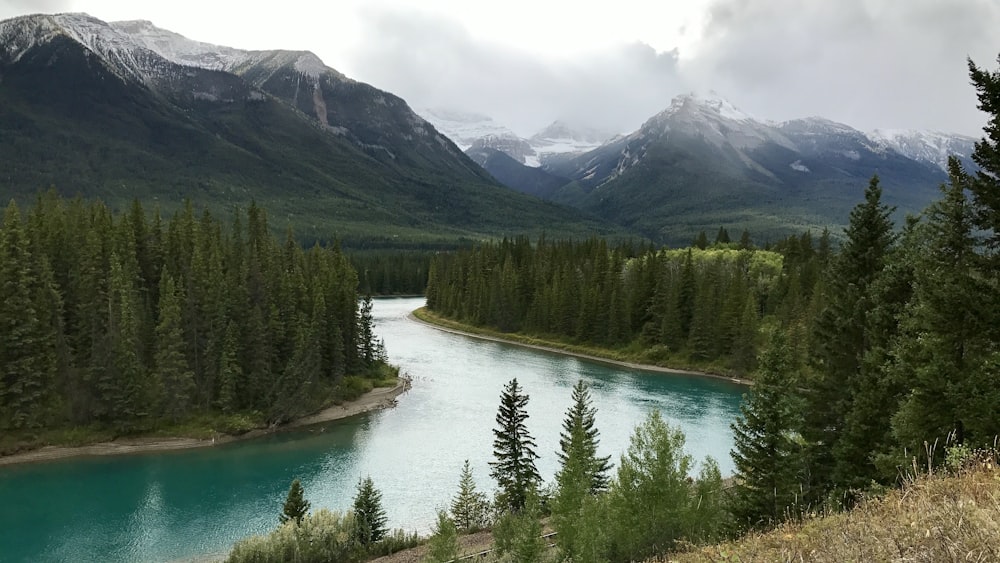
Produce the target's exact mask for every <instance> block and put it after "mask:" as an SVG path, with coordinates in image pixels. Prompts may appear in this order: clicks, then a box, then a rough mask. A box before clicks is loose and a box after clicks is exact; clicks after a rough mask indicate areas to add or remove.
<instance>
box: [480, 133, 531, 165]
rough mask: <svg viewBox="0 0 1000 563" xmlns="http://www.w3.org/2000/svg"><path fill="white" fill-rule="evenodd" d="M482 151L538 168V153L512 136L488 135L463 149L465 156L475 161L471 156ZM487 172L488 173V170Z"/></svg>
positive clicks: (515, 136)
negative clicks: (500, 154)
mask: <svg viewBox="0 0 1000 563" xmlns="http://www.w3.org/2000/svg"><path fill="white" fill-rule="evenodd" d="M484 150H495V151H500V152H502V153H504V154H506V155H507V156H508V157H510V158H511V159H512V160H514V161H515V162H517V163H519V164H521V165H524V166H534V167H537V166H538V153H536V152H535V149H533V148H532V147H531V145H530V144H529V143H528V141H525V140H524V139H522V138H521V137H518V136H517V135H514V134H509V135H494V134H490V135H484V136H482V137H479V138H478V139H476V140H475V141H473V142H472V146H470V147H469V148H467V149H465V154H467V155H469V156H470V157H472V159H473V160H476V158H475V157H474V156H472V155H473V154H477V153H481V152H482V151H484ZM480 164H482V163H480ZM487 171H489V169H488V168H487Z"/></svg>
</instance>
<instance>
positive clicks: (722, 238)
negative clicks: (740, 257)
mask: <svg viewBox="0 0 1000 563" xmlns="http://www.w3.org/2000/svg"><path fill="white" fill-rule="evenodd" d="M730 242H732V241H731V240H730V239H729V231H727V230H726V228H725V227H719V232H718V233H716V235H715V244H729V243H730Z"/></svg>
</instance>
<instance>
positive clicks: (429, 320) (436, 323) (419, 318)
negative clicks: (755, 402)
mask: <svg viewBox="0 0 1000 563" xmlns="http://www.w3.org/2000/svg"><path fill="white" fill-rule="evenodd" d="M409 318H410V319H412V320H414V321H416V322H419V323H422V324H424V325H427V326H429V327H432V328H435V329H437V330H441V331H443V332H450V333H452V334H459V335H462V336H468V337H470V338H478V339H480V340H487V341H490V342H499V343H502V344H510V345H511V346H520V347H522V348H529V349H532V350H541V351H543V352H550V353H553V354H562V355H565V356H572V357H574V358H581V359H584V360H589V361H591V362H598V363H602V364H607V365H612V366H619V367H625V368H629V369H634V370H638V371H645V372H650V373H659V374H675V375H696V376H699V377H711V378H714V379H724V380H726V381H730V382H732V383H736V384H739V385H747V386H749V385H753V382H752V381H750V380H749V379H745V378H740V377H733V376H729V375H720V374H717V373H709V372H705V371H694V370H685V369H676V368H669V367H664V366H656V365H650V364H640V363H635V362H629V361H626V360H617V359H614V358H607V357H602V356H597V355H594V354H589V353H585V352H578V351H575V350H570V349H567V348H565V347H563V345H562V344H561V343H558V342H548V341H543V340H540V339H538V338H535V337H532V338H531V339H532V341H533V342H543V343H542V344H535V343H533V342H523V341H520V340H517V339H514V338H507V337H503V336H497V335H496V334H492V333H490V334H486V333H484V332H477V331H478V330H479V329H478V327H473V326H467V325H462V324H461V323H457V322H455V321H452V320H450V319H439V318H438V317H437V315H435V314H434V313H431V312H430V311H428V310H427V308H426V307H421V308H419V309H417V310H415V311H413V312H412V313H410V315H409ZM442 320H444V321H446V322H447V323H448V324H444V323H443V322H440V321H442ZM456 327H461V328H456Z"/></svg>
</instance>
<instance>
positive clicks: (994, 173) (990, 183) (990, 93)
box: [969, 56, 1000, 251]
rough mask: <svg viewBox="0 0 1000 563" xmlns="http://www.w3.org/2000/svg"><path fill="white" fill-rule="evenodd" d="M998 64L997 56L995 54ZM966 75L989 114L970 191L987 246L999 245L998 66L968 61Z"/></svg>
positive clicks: (999, 131) (999, 152) (999, 75)
mask: <svg viewBox="0 0 1000 563" xmlns="http://www.w3.org/2000/svg"><path fill="white" fill-rule="evenodd" d="M997 62H998V63H1000V56H998V57H997ZM969 76H970V77H971V78H972V84H973V85H974V86H975V88H976V96H977V97H978V98H979V109H981V110H982V111H984V112H986V113H987V114H989V116H990V120H989V122H988V123H987V124H986V127H984V128H983V131H984V132H985V133H986V136H985V137H983V138H982V139H981V140H980V141H979V142H977V143H976V149H975V151H974V152H973V153H972V160H974V161H975V162H976V164H978V165H979V167H980V170H979V172H978V173H977V174H976V178H975V181H974V182H972V185H971V186H970V190H971V191H972V195H973V198H974V201H975V203H976V207H977V209H976V218H977V220H978V223H979V225H978V226H979V227H980V228H981V229H983V230H984V231H987V232H988V233H989V240H988V242H989V244H990V247H991V248H992V249H993V250H994V251H996V250H997V249H998V247H1000V69H998V70H995V71H992V72H990V71H988V70H983V69H981V68H979V67H978V66H976V64H975V63H974V62H972V60H971V59H970V60H969Z"/></svg>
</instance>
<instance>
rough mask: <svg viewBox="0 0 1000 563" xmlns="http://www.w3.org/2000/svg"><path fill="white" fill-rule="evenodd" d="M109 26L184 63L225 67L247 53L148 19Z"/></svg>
mask: <svg viewBox="0 0 1000 563" xmlns="http://www.w3.org/2000/svg"><path fill="white" fill-rule="evenodd" d="M110 25H111V27H113V28H114V29H117V30H119V31H121V32H122V33H124V34H126V35H128V36H129V37H131V38H132V39H134V40H135V41H137V42H139V43H140V44H142V45H144V46H145V47H146V48H147V49H149V50H151V51H153V52H155V53H157V54H159V55H160V56H161V57H163V58H165V59H167V60H168V61H170V62H172V63H176V64H179V65H183V66H194V67H198V68H205V69H208V70H226V69H229V68H232V67H233V66H234V65H236V64H239V63H240V62H242V61H243V60H244V59H245V58H246V53H245V52H244V51H241V50H239V49H233V48H231V47H222V46H220V45H212V44H211V43H202V42H200V41H194V40H192V39H188V38H187V37H184V36H183V35H181V34H179V33H174V32H173V31H168V30H166V29H162V28H159V27H156V26H155V25H154V24H153V23H152V22H150V21H146V20H132V21H119V22H112V23H111V24H110Z"/></svg>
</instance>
